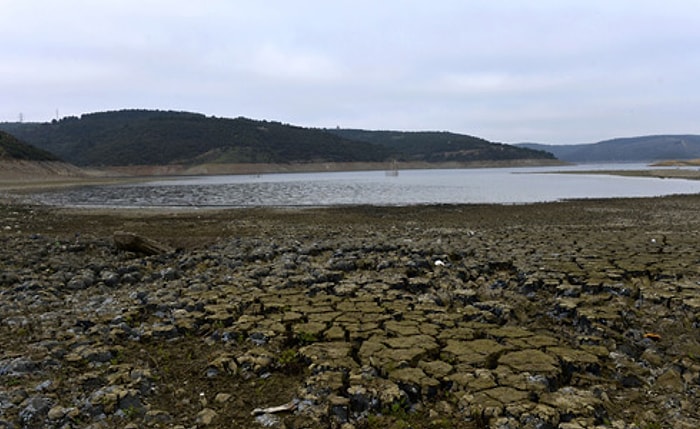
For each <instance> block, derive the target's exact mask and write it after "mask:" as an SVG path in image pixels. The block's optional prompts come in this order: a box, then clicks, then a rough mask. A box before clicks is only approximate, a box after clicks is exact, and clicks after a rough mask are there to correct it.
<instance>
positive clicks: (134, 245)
mask: <svg viewBox="0 0 700 429" xmlns="http://www.w3.org/2000/svg"><path fill="white" fill-rule="evenodd" d="M112 239H113V240H114V245H115V246H116V247H117V249H119V250H125V251H128V252H135V253H143V254H145V255H157V254H160V253H172V252H173V249H171V248H170V247H169V246H167V245H165V244H163V243H159V242H157V241H155V240H152V239H150V238H146V237H142V236H140V235H137V234H134V233H131V232H125V231H116V232H114V234H113V235H112Z"/></svg>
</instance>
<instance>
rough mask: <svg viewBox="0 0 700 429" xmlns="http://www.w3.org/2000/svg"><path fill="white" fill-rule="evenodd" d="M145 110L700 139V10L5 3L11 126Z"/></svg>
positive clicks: (543, 137)
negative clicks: (111, 111) (17, 123)
mask: <svg viewBox="0 0 700 429" xmlns="http://www.w3.org/2000/svg"><path fill="white" fill-rule="evenodd" d="M130 108H142V109H160V110H178V111H190V112H199V113H203V114H205V115H207V116H216V117H229V118H234V117H238V116H245V117H248V118H253V119H264V120H273V121H280V122H284V123H290V124H294V125H299V126H305V127H328V128H333V127H342V128H363V129H392V130H406V131H416V130H431V131H451V132H456V133H462V134H469V135H474V136H478V137H482V138H486V139H488V140H491V141H494V142H505V143H518V142H539V143H547V144H571V143H592V142H596V141H600V140H605V139H610V138H615V137H628V136H639V135H648V134H700V120H698V119H699V118H700V115H698V114H699V113H700V2H698V1H697V0H664V1H658V0H653V1H648V0H580V1H579V0H433V1H425V0H421V1H418V0H403V1H401V0H371V1H370V0H352V1H346V0H333V1H329V0H294V1H290V0H257V1H254V0H249V1H242V0H240V1H239V0H201V1H192V0H99V1H96V0H60V1H59V0H0V121H12V122H14V121H18V120H20V118H21V119H22V120H23V121H24V122H44V121H50V120H52V119H56V118H62V117H66V116H79V115H81V114H83V113H91V112H100V111H109V110H121V109H130Z"/></svg>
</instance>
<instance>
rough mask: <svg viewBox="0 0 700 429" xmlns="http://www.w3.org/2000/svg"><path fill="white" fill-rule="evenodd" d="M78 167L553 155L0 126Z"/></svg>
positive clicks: (188, 128)
mask: <svg viewBox="0 0 700 429" xmlns="http://www.w3.org/2000/svg"><path fill="white" fill-rule="evenodd" d="M0 129H2V130H5V131H8V132H11V133H13V134H14V135H15V136H17V137H19V138H22V139H24V140H26V141H28V142H30V143H31V144H33V145H34V146H36V147H38V148H41V149H43V150H46V151H49V152H51V153H53V154H55V155H57V156H58V157H60V158H62V159H64V160H66V161H68V162H71V163H73V164H75V165H79V166H95V167H99V166H125V165H168V164H183V165H196V164H203V163H305V162H387V161H389V160H397V161H425V162H449V161H455V162H474V161H494V160H496V161H497V160H517V159H554V157H553V156H552V154H550V153H547V152H544V151H536V150H531V149H525V148H518V147H515V146H510V145H504V144H495V143H490V142H488V141H486V140H484V139H480V138H477V137H471V136H466V135H460V134H453V133H446V132H399V131H363V130H339V129H338V130H327V129H312V128H303V127H298V126H292V125H288V124H282V123H280V122H271V121H257V120H253V119H247V118H243V117H239V118H235V119H226V118H215V117H207V116H204V115H202V114H198V113H188V112H172V111H157V110H122V111H116V112H102V113H92V114H85V115H82V116H81V117H80V118H77V117H67V118H63V119H61V120H60V121H52V122H51V123H0Z"/></svg>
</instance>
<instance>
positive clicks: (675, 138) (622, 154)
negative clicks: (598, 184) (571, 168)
mask: <svg viewBox="0 0 700 429" xmlns="http://www.w3.org/2000/svg"><path fill="white" fill-rule="evenodd" d="M516 146H519V147H525V148H529V149H536V150H546V151H548V152H551V153H553V154H554V156H556V157H557V158H558V159H560V160H562V161H566V162H572V163H594V162H601V163H607V162H658V161H665V160H689V159H697V158H700V136H699V135H693V134H687V135H655V136H640V137H627V138H616V139H612V140H604V141H601V142H598V143H590V144H575V145H544V144H537V143H521V144H517V145H516Z"/></svg>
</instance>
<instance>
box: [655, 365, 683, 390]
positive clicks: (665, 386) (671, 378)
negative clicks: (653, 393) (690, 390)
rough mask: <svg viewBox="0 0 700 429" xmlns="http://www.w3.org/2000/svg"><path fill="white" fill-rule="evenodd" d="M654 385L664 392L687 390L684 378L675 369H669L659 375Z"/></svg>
mask: <svg viewBox="0 0 700 429" xmlns="http://www.w3.org/2000/svg"><path fill="white" fill-rule="evenodd" d="M654 387H656V388H658V389H660V390H661V391H664V392H675V393H682V392H683V391H684V390H685V385H684V383H683V378H682V377H681V374H680V373H679V372H678V371H676V370H675V369H668V370H666V371H664V372H663V373H662V374H661V375H660V376H658V377H657V379H656V383H655V384H654Z"/></svg>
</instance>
